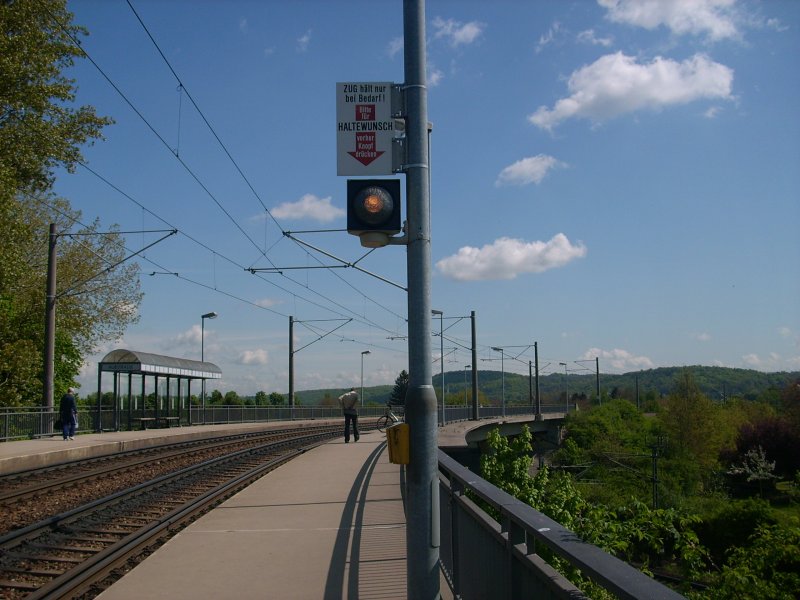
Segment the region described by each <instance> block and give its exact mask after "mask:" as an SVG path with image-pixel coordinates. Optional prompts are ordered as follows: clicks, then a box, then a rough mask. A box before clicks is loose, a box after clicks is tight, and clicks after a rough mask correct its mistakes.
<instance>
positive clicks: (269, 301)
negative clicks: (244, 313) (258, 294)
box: [253, 298, 283, 308]
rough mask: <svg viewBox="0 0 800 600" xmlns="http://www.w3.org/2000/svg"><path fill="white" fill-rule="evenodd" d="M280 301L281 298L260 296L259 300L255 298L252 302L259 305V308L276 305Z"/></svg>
mask: <svg viewBox="0 0 800 600" xmlns="http://www.w3.org/2000/svg"><path fill="white" fill-rule="evenodd" d="M282 302H283V301H282V300H275V299H274V298H262V299H261V300H256V301H255V302H254V303H253V304H255V305H256V306H260V307H261V308H272V307H273V306H277V305H278V304H281V303H282Z"/></svg>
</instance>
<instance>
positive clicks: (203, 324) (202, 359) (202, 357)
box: [200, 316, 206, 425]
mask: <svg viewBox="0 0 800 600" xmlns="http://www.w3.org/2000/svg"><path fill="white" fill-rule="evenodd" d="M205 338H206V318H205V317H203V316H201V317H200V362H201V363H203V362H205V361H206V353H205V341H206V340H205ZM204 368H205V367H204ZM202 381H203V386H202V387H203V390H202V393H201V400H200V402H201V405H202V412H203V425H205V424H206V376H205V374H203V380H202Z"/></svg>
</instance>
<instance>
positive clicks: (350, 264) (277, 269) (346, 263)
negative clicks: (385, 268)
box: [247, 231, 408, 292]
mask: <svg viewBox="0 0 800 600" xmlns="http://www.w3.org/2000/svg"><path fill="white" fill-rule="evenodd" d="M283 235H285V236H286V237H288V238H289V239H291V240H293V241H295V242H297V243H298V244H301V245H303V246H306V247H308V248H311V249H312V250H314V251H315V252H319V253H320V254H322V255H324V256H327V257H328V258H332V259H333V260H336V261H339V262H340V263H342V265H341V267H344V268H346V267H352V268H353V269H355V270H356V271H360V272H362V273H364V274H366V275H369V276H371V277H374V278H375V279H379V280H380V281H383V282H384V283H388V284H389V285H393V286H395V287H396V288H400V289H401V290H403V291H404V292H408V288H406V287H404V286H402V285H400V284H399V283H395V282H394V281H391V280H390V279H386V278H385V277H381V276H380V275H378V274H376V273H373V272H372V271H367V270H366V269H362V268H361V267H359V266H358V265H357V264H356V263H358V262H360V261H361V260H363V259H364V258H366V257H367V256H368V255H369V254H370V252H372V250H370V252H367V254H365V255H364V256H362V257H361V258H359V259H358V260H357V261H356V262H349V261H346V260H343V259H341V258H339V257H338V256H335V255H333V254H331V253H330V252H326V251H325V250H322V249H321V248H317V247H316V246H314V245H313V244H309V243H308V242H304V241H303V240H301V239H299V238H296V237H294V236H293V235H292V232H290V231H284V232H283ZM285 268H286V269H309V268H312V267H285ZM314 268H320V267H314ZM321 268H323V269H325V268H339V265H336V266H331V267H326V266H322V267H321ZM247 270H248V271H250V272H251V273H253V274H255V273H260V272H266V273H270V272H272V273H274V272H278V273H279V272H280V271H281V267H270V268H255V267H250V268H248V269H247Z"/></svg>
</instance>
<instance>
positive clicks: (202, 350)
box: [189, 311, 218, 425]
mask: <svg viewBox="0 0 800 600" xmlns="http://www.w3.org/2000/svg"><path fill="white" fill-rule="evenodd" d="M217 316H218V315H217V313H215V312H214V311H211V312H209V313H206V314H204V315H200V362H205V360H206V353H205V337H206V319H216V318H217ZM202 396H203V400H202V402H203V404H202V406H203V425H205V424H206V378H205V376H204V377H203V394H202ZM189 410H190V412H191V408H190V409H189Z"/></svg>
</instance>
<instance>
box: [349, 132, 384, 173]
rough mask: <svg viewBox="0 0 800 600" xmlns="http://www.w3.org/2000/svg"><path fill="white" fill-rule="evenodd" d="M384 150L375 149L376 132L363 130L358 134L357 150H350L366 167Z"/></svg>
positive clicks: (350, 153) (351, 154)
mask: <svg viewBox="0 0 800 600" xmlns="http://www.w3.org/2000/svg"><path fill="white" fill-rule="evenodd" d="M383 153H384V151H383V150H376V149H375V132H374V131H363V132H361V133H357V134H356V151H355V152H348V154H349V155H350V156H352V157H353V158H355V159H356V160H357V161H358V162H360V163H361V164H362V165H364V166H365V167H366V166H367V165H369V164H370V163H371V162H372V161H374V160H375V159H377V158H378V157H380V155H381V154H383Z"/></svg>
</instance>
